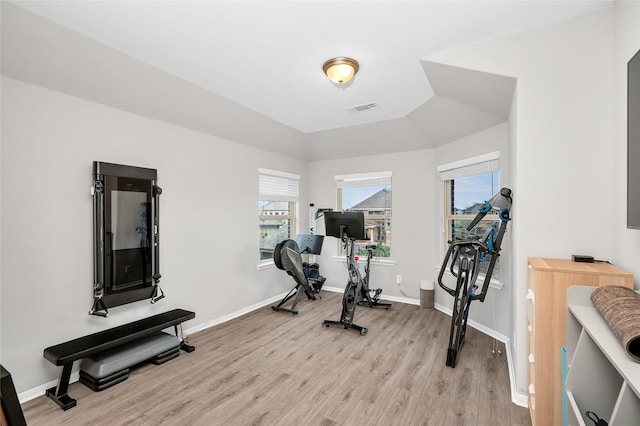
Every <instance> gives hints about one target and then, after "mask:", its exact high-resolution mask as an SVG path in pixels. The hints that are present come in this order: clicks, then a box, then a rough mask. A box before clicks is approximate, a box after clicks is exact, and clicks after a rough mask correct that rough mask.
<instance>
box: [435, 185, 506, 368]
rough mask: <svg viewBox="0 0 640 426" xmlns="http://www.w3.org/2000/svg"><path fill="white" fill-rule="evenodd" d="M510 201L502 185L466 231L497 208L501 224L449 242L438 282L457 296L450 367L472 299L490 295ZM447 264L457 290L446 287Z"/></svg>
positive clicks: (450, 343) (451, 332) (480, 298)
mask: <svg viewBox="0 0 640 426" xmlns="http://www.w3.org/2000/svg"><path fill="white" fill-rule="evenodd" d="M511 203H512V200H511V190H510V189H509V188H502V189H501V190H500V192H498V193H497V194H495V195H494V196H493V197H492V198H491V199H490V200H489V201H485V202H484V204H483V206H482V208H481V209H480V210H479V211H478V214H477V215H476V217H475V218H474V219H473V220H472V221H471V223H470V224H469V226H467V231H470V230H472V229H473V228H474V227H475V226H476V225H477V224H478V223H479V222H480V221H481V220H482V218H483V217H484V216H485V215H486V214H487V213H488V212H489V211H491V210H494V209H495V210H498V211H499V213H498V217H499V218H500V226H499V227H498V224H497V223H494V224H493V225H491V226H490V227H489V228H488V229H487V230H486V231H485V233H484V235H483V236H482V238H481V239H480V240H465V241H459V242H453V241H449V248H448V250H447V253H446V255H445V258H444V261H443V262H442V267H441V268H440V274H439V275H438V284H439V285H440V287H441V288H442V289H444V290H445V291H446V292H447V293H449V294H450V295H451V296H453V297H454V299H455V300H454V303H453V312H452V315H451V329H450V331H449V346H448V348H447V360H446V365H447V366H449V367H451V368H455V366H456V363H457V360H458V355H459V352H460V349H461V348H462V344H463V343H464V337H465V334H466V330H467V320H468V318H469V307H470V305H471V302H472V301H474V300H479V301H480V302H484V299H485V297H486V295H487V290H488V289H489V284H490V283H491V275H492V274H493V268H494V266H495V263H496V260H497V259H498V257H499V256H500V247H501V245H502V239H503V237H504V233H505V232H506V230H507V223H508V222H509V221H510V220H511V217H510V216H509V213H510V210H511ZM447 265H449V271H450V272H451V274H452V275H453V276H454V277H455V278H456V288H455V289H452V288H449V287H447V286H446V285H445V284H444V283H443V282H442V277H443V276H444V273H445V271H446V270H447ZM483 265H488V266H487V269H486V272H485V276H484V282H483V284H482V289H480V291H479V292H478V288H479V287H478V285H477V284H476V280H477V279H478V275H479V273H480V269H481V267H482V266H483Z"/></svg>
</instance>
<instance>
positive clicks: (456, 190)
mask: <svg viewBox="0 0 640 426" xmlns="http://www.w3.org/2000/svg"><path fill="white" fill-rule="evenodd" d="M438 172H439V173H440V179H441V180H442V182H443V184H444V215H443V216H444V229H445V247H444V249H445V250H446V249H448V246H449V243H448V242H449V241H453V242H458V241H464V240H467V241H468V240H473V239H478V240H479V239H481V238H482V237H483V236H484V233H485V231H486V230H487V229H488V228H489V227H491V226H492V225H493V224H494V223H498V224H499V223H500V218H499V217H498V214H497V212H495V211H493V210H492V211H490V212H489V213H487V215H486V216H485V217H484V218H483V219H482V221H481V222H480V223H478V224H477V225H476V226H475V227H474V228H473V229H472V230H470V231H467V226H468V225H469V223H470V222H471V221H472V220H473V219H474V218H475V217H476V215H477V213H478V210H479V209H480V208H481V207H482V205H483V203H484V201H487V200H489V199H490V198H491V197H492V196H493V195H494V194H496V193H497V192H498V191H499V190H500V170H499V153H498V152H494V153H491V154H487V155H484V156H480V157H475V158H471V159H469V160H465V161H462V162H457V163H451V164H446V165H443V166H440V167H438ZM487 266H488V262H486V263H483V264H481V270H480V272H481V273H484V272H485V268H486V267H487ZM499 276H500V260H499V258H498V261H497V262H496V265H495V268H494V270H493V275H492V278H493V279H498V278H499Z"/></svg>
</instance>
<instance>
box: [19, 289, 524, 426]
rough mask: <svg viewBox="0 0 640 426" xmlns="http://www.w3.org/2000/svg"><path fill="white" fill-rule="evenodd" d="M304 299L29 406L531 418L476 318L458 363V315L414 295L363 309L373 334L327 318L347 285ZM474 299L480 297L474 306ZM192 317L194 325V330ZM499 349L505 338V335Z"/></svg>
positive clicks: (167, 420)
mask: <svg viewBox="0 0 640 426" xmlns="http://www.w3.org/2000/svg"><path fill="white" fill-rule="evenodd" d="M321 296H322V299H320V300H316V301H308V300H306V298H305V299H304V300H303V299H302V298H301V301H300V303H299V304H298V309H299V311H300V313H299V314H298V315H296V316H293V315H290V314H287V313H283V312H275V311H273V310H271V308H270V307H269V306H267V307H264V308H262V309H259V310H256V311H254V312H252V313H250V314H247V315H244V316H242V317H240V318H236V319H233V320H231V321H229V322H226V323H224V324H221V325H218V326H216V327H212V328H209V329H207V330H204V331H201V332H199V333H196V334H194V335H192V336H189V342H190V343H191V344H192V345H194V346H195V347H196V350H195V352H192V353H186V352H182V353H181V355H180V356H179V357H178V358H176V359H173V360H171V361H168V362H167V363H165V364H162V365H153V364H141V365H139V366H137V367H135V368H133V369H132V371H131V373H130V376H129V378H128V379H127V380H125V381H124V382H122V383H120V384H117V385H115V386H113V387H111V388H109V389H106V390H103V391H101V392H93V391H91V390H90V389H88V388H87V387H85V386H84V385H82V384H80V383H79V382H77V383H73V384H71V385H70V386H69V395H71V397H73V398H76V399H77V400H78V405H77V406H76V407H74V408H72V409H70V410H68V411H63V410H62V409H60V408H59V407H58V406H57V405H56V404H55V403H54V402H53V401H52V400H50V399H49V398H47V397H45V396H41V397H38V398H36V399H34V400H31V401H29V402H27V403H25V404H23V411H24V414H25V417H26V420H27V423H28V424H29V425H30V426H36V425H47V426H51V425H65V426H74V425H110V426H114V425H144V426H146V425H163V424H166V425H509V426H512V425H530V424H531V423H530V420H529V414H528V410H527V409H526V408H523V407H519V406H516V405H514V404H513V403H512V402H511V398H510V394H509V377H508V371H507V370H508V368H507V362H506V355H504V350H502V355H499V354H495V355H494V354H493V353H492V347H493V340H492V339H491V338H490V337H488V336H487V335H485V334H482V333H480V332H478V331H477V330H475V329H473V328H471V327H469V328H468V329H467V336H466V340H465V344H464V346H463V348H462V350H461V351H460V357H459V361H458V365H457V367H456V368H450V367H447V366H445V358H446V347H447V342H448V339H449V325H450V317H448V316H447V315H445V314H443V313H441V312H438V311H435V310H422V309H420V308H419V307H417V306H414V305H407V304H402V303H393V306H392V308H391V309H389V310H384V309H371V308H365V307H358V308H357V310H356V314H355V323H356V324H359V325H362V326H365V327H367V328H368V329H369V332H368V334H367V335H365V336H361V335H359V334H358V333H356V332H354V331H350V330H344V329H341V328H327V327H323V326H322V320H324V319H331V320H338V319H339V318H340V310H341V299H342V295H341V294H338V293H330V292H326V291H324V292H322V294H321ZM471 309H473V305H472V306H471ZM197 318H198V317H197V312H196V320H195V321H197ZM189 326H190V324H189V323H186V324H185V328H188V327H189ZM499 345H500V346H499V347H501V348H503V347H502V344H501V343H499Z"/></svg>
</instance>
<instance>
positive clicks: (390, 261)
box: [331, 256, 396, 266]
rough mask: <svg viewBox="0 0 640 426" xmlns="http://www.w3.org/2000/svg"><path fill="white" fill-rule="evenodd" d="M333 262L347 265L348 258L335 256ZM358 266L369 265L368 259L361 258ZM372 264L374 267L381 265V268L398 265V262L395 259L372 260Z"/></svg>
mask: <svg viewBox="0 0 640 426" xmlns="http://www.w3.org/2000/svg"><path fill="white" fill-rule="evenodd" d="M331 260H333V261H334V262H342V263H344V264H345V265H346V263H347V257H346V256H333V257H332V258H331ZM356 263H357V264H358V265H359V264H366V263H367V258H366V257H364V258H362V257H361V258H360V260H358V261H357V262H356ZM371 264H372V265H380V266H395V265H396V261H395V260H393V259H387V258H385V259H379V258H378V259H372V260H371Z"/></svg>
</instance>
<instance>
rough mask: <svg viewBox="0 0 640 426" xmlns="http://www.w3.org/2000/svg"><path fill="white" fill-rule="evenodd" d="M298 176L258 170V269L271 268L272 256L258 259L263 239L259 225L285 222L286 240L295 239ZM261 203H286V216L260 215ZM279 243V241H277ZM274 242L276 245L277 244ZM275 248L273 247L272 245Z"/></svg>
mask: <svg viewBox="0 0 640 426" xmlns="http://www.w3.org/2000/svg"><path fill="white" fill-rule="evenodd" d="M299 198H300V175H297V174H293V173H287V172H281V171H278V170H271V169H265V168H258V269H264V268H268V267H272V266H273V265H274V263H273V256H271V258H267V259H260V253H261V249H262V248H263V247H262V246H261V242H262V239H263V236H262V232H261V223H263V221H265V220H268V221H271V220H287V221H288V223H289V235H288V238H290V239H295V238H296V235H297V234H296V233H297V229H298V226H299V224H298V221H299V211H298V209H299V204H300V202H299ZM262 202H270V203H276V202H286V203H289V209H288V214H285V215H268V214H267V215H265V214H262V213H263V210H262V209H261V205H262V204H261V203H262ZM278 242H279V241H278ZM278 242H276V244H277V243H278ZM274 248H275V245H274Z"/></svg>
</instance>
